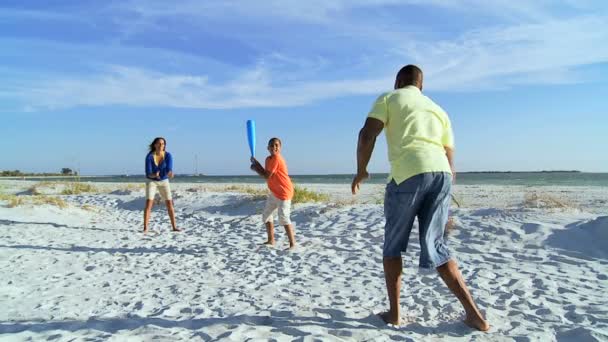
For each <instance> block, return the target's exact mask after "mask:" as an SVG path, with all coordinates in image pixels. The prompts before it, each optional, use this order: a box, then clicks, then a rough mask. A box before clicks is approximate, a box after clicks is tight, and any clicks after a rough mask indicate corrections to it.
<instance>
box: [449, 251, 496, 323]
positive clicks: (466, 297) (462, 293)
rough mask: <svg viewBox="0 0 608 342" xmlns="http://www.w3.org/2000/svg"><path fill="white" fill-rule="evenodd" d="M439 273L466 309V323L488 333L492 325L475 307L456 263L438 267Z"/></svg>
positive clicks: (450, 262) (451, 262)
mask: <svg viewBox="0 0 608 342" xmlns="http://www.w3.org/2000/svg"><path fill="white" fill-rule="evenodd" d="M437 272H439V275H440V276H441V279H443V281H444V282H445V284H446V285H447V286H448V288H449V289H450V291H452V293H453V294H454V295H455V296H456V298H458V300H459V301H460V303H461V304H462V306H463V307H464V311H465V313H466V315H467V316H466V318H465V321H464V322H465V323H466V324H467V325H468V326H470V327H472V328H475V329H477V330H481V331H486V330H488V329H490V324H489V323H488V322H487V321H486V320H485V319H484V318H483V316H482V315H481V312H479V309H478V308H477V306H476V305H475V302H474V301H473V297H472V296H471V293H470V292H469V289H468V288H467V285H466V284H465V282H464V279H463V278H462V274H460V270H459V269H458V264H457V263H456V261H454V260H450V261H448V262H447V263H445V264H443V265H441V266H439V267H437Z"/></svg>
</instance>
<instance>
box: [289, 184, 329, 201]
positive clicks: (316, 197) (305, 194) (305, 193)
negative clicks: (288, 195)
mask: <svg viewBox="0 0 608 342" xmlns="http://www.w3.org/2000/svg"><path fill="white" fill-rule="evenodd" d="M310 202H316V203H319V202H320V203H326V202H329V195H327V194H324V193H321V192H316V191H312V190H309V189H307V188H304V187H301V186H298V185H296V186H294V191H293V198H292V199H291V203H292V204H297V203H310Z"/></svg>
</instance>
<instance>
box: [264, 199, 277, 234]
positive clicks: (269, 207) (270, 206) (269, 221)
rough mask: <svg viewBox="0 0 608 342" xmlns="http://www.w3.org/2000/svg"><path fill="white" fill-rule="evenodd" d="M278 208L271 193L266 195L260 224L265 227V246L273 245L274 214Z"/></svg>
mask: <svg viewBox="0 0 608 342" xmlns="http://www.w3.org/2000/svg"><path fill="white" fill-rule="evenodd" d="M277 206H278V199H277V198H276V197H274V195H273V194H272V193H269V194H268V198H267V199H266V206H265V207H264V211H263V212H262V222H264V225H265V226H266V234H267V235H268V239H267V240H266V242H264V244H265V245H274V223H273V221H274V212H275V210H276V209H277Z"/></svg>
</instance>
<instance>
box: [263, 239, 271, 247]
mask: <svg viewBox="0 0 608 342" xmlns="http://www.w3.org/2000/svg"><path fill="white" fill-rule="evenodd" d="M263 245H268V246H274V240H268V241H266V242H264V243H263Z"/></svg>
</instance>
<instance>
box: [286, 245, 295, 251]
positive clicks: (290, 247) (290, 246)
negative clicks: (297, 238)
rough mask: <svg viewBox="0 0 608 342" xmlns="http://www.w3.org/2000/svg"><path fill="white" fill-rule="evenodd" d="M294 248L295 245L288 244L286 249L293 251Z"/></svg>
mask: <svg viewBox="0 0 608 342" xmlns="http://www.w3.org/2000/svg"><path fill="white" fill-rule="evenodd" d="M294 249H296V245H295V244H293V245H289V248H287V250H288V251H293V250H294Z"/></svg>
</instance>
